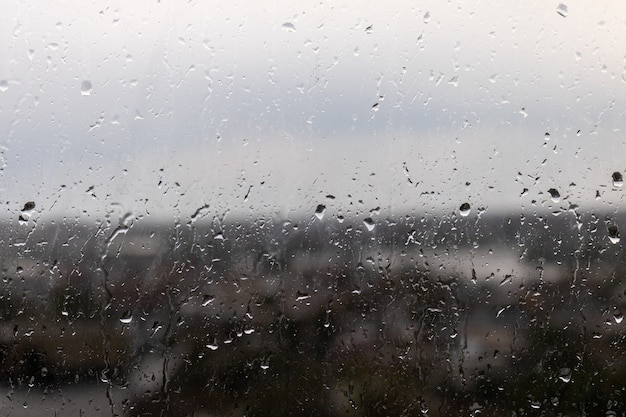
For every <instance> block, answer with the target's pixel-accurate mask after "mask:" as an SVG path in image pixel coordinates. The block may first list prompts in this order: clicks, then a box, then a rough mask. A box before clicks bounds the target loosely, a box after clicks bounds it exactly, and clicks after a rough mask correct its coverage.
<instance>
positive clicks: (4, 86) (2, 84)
mask: <svg viewBox="0 0 626 417" xmlns="http://www.w3.org/2000/svg"><path fill="white" fill-rule="evenodd" d="M8 89H9V82H8V81H7V80H0V91H7V90H8Z"/></svg>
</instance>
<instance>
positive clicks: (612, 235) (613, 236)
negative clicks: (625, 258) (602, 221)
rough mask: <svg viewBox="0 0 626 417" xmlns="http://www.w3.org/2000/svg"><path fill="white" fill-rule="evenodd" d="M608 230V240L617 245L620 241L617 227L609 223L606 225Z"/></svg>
mask: <svg viewBox="0 0 626 417" xmlns="http://www.w3.org/2000/svg"><path fill="white" fill-rule="evenodd" d="M608 230H609V240H610V241H611V243H612V244H614V245H617V244H618V243H619V241H620V236H619V229H618V228H617V226H615V225H611V226H609V227H608Z"/></svg>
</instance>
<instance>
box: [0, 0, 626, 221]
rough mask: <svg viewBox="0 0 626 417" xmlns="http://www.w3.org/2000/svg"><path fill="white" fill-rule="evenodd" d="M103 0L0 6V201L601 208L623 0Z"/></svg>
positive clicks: (609, 205) (624, 111)
mask: <svg viewBox="0 0 626 417" xmlns="http://www.w3.org/2000/svg"><path fill="white" fill-rule="evenodd" d="M110 3H114V4H113V5H110V6H109V5H107V4H105V2H100V1H96V2H93V3H91V4H86V3H85V2H79V3H76V2H66V3H58V4H55V6H54V7H52V6H41V5H40V4H39V3H36V2H31V4H30V5H29V4H28V3H23V2H14V4H12V5H10V6H6V7H5V10H11V12H10V13H5V14H3V15H2V16H0V36H1V37H2V38H1V39H3V41H2V42H0V56H2V57H4V59H3V60H1V61H0V80H2V81H0V127H1V128H2V132H3V137H2V139H1V142H0V146H2V148H0V158H1V159H2V165H3V166H4V168H3V170H2V174H1V177H0V181H1V183H0V193H2V195H3V197H4V198H3V202H5V203H7V204H8V206H7V214H8V215H11V216H12V215H14V213H17V212H19V209H21V205H23V203H24V202H25V201H28V200H35V201H36V202H37V211H38V213H37V215H38V216H47V215H58V214H61V213H62V214H67V215H81V214H80V213H81V212H83V211H84V212H85V213H86V215H87V216H88V217H92V218H100V217H103V216H104V215H106V214H107V213H113V214H116V215H117V214H119V213H122V214H123V213H125V212H127V211H132V212H133V213H135V215H136V216H142V215H143V216H146V215H148V214H149V215H150V216H160V215H164V216H171V215H175V216H181V217H189V216H190V215H191V214H193V213H194V212H195V211H196V209H197V208H198V207H201V206H203V205H204V204H209V205H210V206H211V210H212V212H213V213H217V214H221V213H224V212H227V211H228V212H229V213H232V214H253V215H256V214H259V213H266V214H278V215H279V216H281V217H289V216H292V215H295V214H301V213H307V212H311V214H312V212H313V210H314V209H315V207H316V206H317V204H320V203H323V204H326V205H327V206H328V207H329V213H330V214H336V213H338V212H341V213H342V214H343V215H355V216H362V215H364V214H367V213H369V212H370V210H372V209H374V208H376V207H380V208H381V210H380V214H379V216H380V217H386V216H392V215H397V214H404V213H406V212H411V211H430V212H434V213H447V212H453V211H454V210H455V209H457V208H458V207H459V205H460V204H461V203H463V202H466V201H467V202H469V203H470V204H471V205H472V207H475V208H478V207H484V208H485V209H487V210H501V209H507V210H509V209H516V208H521V207H524V208H526V209H532V208H534V207H537V209H542V210H543V209H546V210H557V209H558V208H559V207H568V206H569V203H572V204H579V205H582V206H583V207H598V208H603V209H612V210H619V203H621V201H622V199H623V192H624V191H623V190H621V189H619V188H615V187H613V186H612V184H611V174H612V173H613V172H614V171H619V172H625V170H626V149H625V148H626V135H625V132H624V129H625V127H626V126H625V125H626V100H625V99H626V49H625V48H624V45H626V19H624V17H623V16H624V15H625V13H624V12H626V6H624V4H623V2H621V1H617V0H615V1H606V2H602V3H601V4H591V3H589V2H584V1H565V2H564V4H565V5H566V7H567V13H566V16H565V17H564V16H561V14H559V13H558V10H557V8H558V7H559V4H560V3H559V2H558V1H557V2H546V1H529V2H514V1H505V2H502V1H498V2H496V1H493V2H464V3H462V4H461V5H458V4H443V2H439V1H429V2H419V4H413V5H411V3H410V2H404V1H402V2H401V1H398V2H386V3H385V4H384V5H383V4H382V3H380V2H329V3H319V2H306V1H303V2H287V1H285V2H239V3H238V4H237V5H232V4H230V3H228V2H227V3H223V2H220V3H219V4H210V3H211V2H199V1H198V2H189V3H183V2H174V1H162V2H160V3H157V2H152V1H150V2H148V1H139V2H132V3H131V4H126V2H110ZM416 3H417V2H416ZM562 14H565V13H564V12H562ZM85 81H88V82H89V83H90V85H91V90H90V91H83V89H81V86H82V85H83V84H84V82H85ZM374 105H376V107H374V108H373V106H374ZM546 133H549V137H548V136H546V135H545V134H546ZM409 180H410V181H409ZM159 184H160V185H159ZM176 184H179V185H176ZM62 185H65V187H62ZM92 186H93V189H90V187H92ZM524 188H527V189H528V193H527V194H525V195H522V191H523V189H524ZM550 188H555V189H557V190H559V192H560V194H561V196H562V198H561V200H560V201H558V202H553V201H552V200H551V199H550V195H549V194H548V193H547V190H548V189H550ZM87 190H89V191H87ZM596 191H598V192H599V194H600V198H599V199H596ZM328 194H332V195H334V196H336V199H334V200H329V199H327V198H326V197H325V196H326V195H328ZM246 195H247V199H246V198H244V197H245V196H246ZM533 200H536V203H534V205H533V203H532V201H533ZM360 201H362V203H361V202H360ZM474 213H475V212H474Z"/></svg>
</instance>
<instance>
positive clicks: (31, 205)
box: [22, 201, 35, 211]
mask: <svg viewBox="0 0 626 417" xmlns="http://www.w3.org/2000/svg"><path fill="white" fill-rule="evenodd" d="M34 208H35V202H34V201H28V202H26V203H25V204H24V208H23V209H22V211H30V210H32V209H34Z"/></svg>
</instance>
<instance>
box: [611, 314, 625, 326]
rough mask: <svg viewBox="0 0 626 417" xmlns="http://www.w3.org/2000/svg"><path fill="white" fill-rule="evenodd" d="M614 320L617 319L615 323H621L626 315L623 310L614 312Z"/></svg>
mask: <svg viewBox="0 0 626 417" xmlns="http://www.w3.org/2000/svg"><path fill="white" fill-rule="evenodd" d="M613 320H615V323H617V324H620V323H621V322H622V321H623V320H624V315H623V314H622V312H621V311H617V312H615V313H613Z"/></svg>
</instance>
